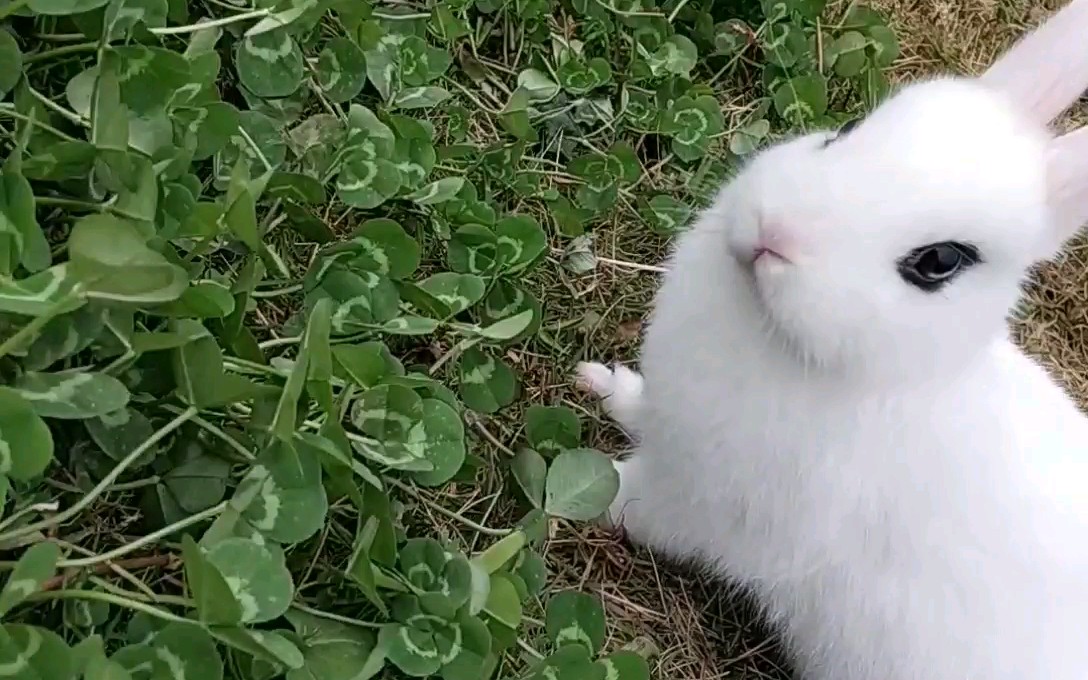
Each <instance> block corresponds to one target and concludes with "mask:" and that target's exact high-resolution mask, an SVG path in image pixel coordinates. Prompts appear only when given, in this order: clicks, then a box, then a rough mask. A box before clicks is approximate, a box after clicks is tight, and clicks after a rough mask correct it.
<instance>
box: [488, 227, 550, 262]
mask: <svg viewBox="0 0 1088 680" xmlns="http://www.w3.org/2000/svg"><path fill="white" fill-rule="evenodd" d="M495 233H496V234H497V236H498V259H499V261H500V262H502V265H503V267H504V268H505V269H506V271H507V272H510V273H515V272H521V271H525V270H526V269H528V268H530V267H532V266H533V265H534V264H536V263H537V262H538V261H539V260H540V258H541V257H543V256H544V253H545V252H546V251H547V249H548V237H547V235H546V234H545V233H544V228H543V227H541V226H540V223H539V222H537V221H536V220H535V219H534V218H532V217H528V216H525V215H515V216H511V217H504V218H503V219H501V220H499V222H498V224H496V225H495Z"/></svg>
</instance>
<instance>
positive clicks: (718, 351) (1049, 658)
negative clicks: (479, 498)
mask: <svg viewBox="0 0 1088 680" xmlns="http://www.w3.org/2000/svg"><path fill="white" fill-rule="evenodd" d="M1086 5H1088V2H1086V0H1077V1H1076V2H1075V3H1073V5H1072V9H1073V10H1076V11H1075V12H1074V13H1072V14H1070V15H1069V16H1074V18H1076V17H1079V16H1080V15H1084V14H1085V12H1084V9H1085V6H1086ZM1067 11H1069V10H1067ZM1061 18H1062V17H1061V15H1059V17H1058V21H1059V22H1060V20H1061ZM1078 20H1079V19H1078ZM1065 28H1066V29H1067V28H1068V27H1067V26H1066V27H1065ZM1051 29H1052V27H1051ZM1045 30H1048V29H1046V28H1044V31H1041V33H1043V32H1045ZM1051 32H1053V30H1051ZM1066 32H1068V31H1066ZM1086 34H1088V25H1086V26H1082V30H1081V32H1080V35H1082V36H1083V35H1086ZM1029 47H1031V50H1029V52H1028V54H1029V56H1031V55H1032V54H1038V53H1039V52H1040V49H1039V43H1038V41H1034V42H1032V43H1029ZM1067 49H1071V50H1083V51H1085V53H1086V54H1088V45H1085V44H1083V41H1080V43H1078V44H1077V45H1075V46H1067ZM1014 56H1015V50H1014V52H1013V55H1012V56H1010V57H1006V58H1005V59H1004V60H1003V61H1002V62H1001V64H1002V69H1004V72H1015V71H1016V68H1014V67H1015V66H1016V64H1015V59H1014V58H1013V57H1014ZM1081 61H1088V59H1084V58H1082V59H1081ZM1010 64H1011V66H1010ZM1020 71H1022V72H1024V73H1027V70H1026V69H1023V68H1021V69H1020ZM1033 77H1037V78H1041V77H1043V76H1041V75H1038V74H1036V75H1035V76H1033ZM1069 77H1072V76H1069ZM1079 77H1080V78H1081V79H1083V80H1084V81H1085V84H1088V73H1080V74H1079ZM1081 89H1083V85H1082V86H1081ZM1065 90H1069V91H1076V90H1075V88H1072V87H1066V88H1065ZM1013 91H1015V88H1012V89H1010V90H1009V92H1013ZM1068 103H1069V102H1065V104H1068ZM1022 104H1023V102H1019V101H1017V99H1016V97H1012V96H1009V95H1008V92H1005V91H1002V90H1001V89H1000V88H995V87H994V85H993V83H992V82H988V81H986V80H985V79H983V80H982V81H974V80H967V79H948V78H946V79H938V80H934V81H930V82H925V83H919V84H916V85H912V86H910V87H908V88H905V89H904V90H903V91H902V92H900V93H899V94H898V95H896V96H894V97H893V98H891V99H890V100H889V101H887V102H886V103H885V104H883V105H882V106H881V107H879V108H878V109H877V110H876V111H874V112H873V113H872V114H871V115H870V116H869V117H868V118H867V119H866V120H865V121H864V122H862V124H861V125H860V126H859V127H857V128H856V129H855V130H853V131H852V132H850V133H849V135H847V136H845V137H844V138H843V139H841V140H839V141H837V142H835V143H834V144H832V145H831V146H829V147H827V148H826V149H822V148H819V147H820V146H821V143H822V140H823V139H824V138H825V137H826V136H827V133H822V132H821V133H813V134H808V135H804V136H801V137H798V138H796V139H793V140H790V141H788V142H785V143H783V144H780V145H778V146H775V147H772V148H770V149H768V150H767V151H764V152H762V153H761V154H760V155H759V156H758V157H756V158H755V159H754V160H753V161H752V162H751V163H750V164H749V166H748V167H747V168H745V169H744V170H743V171H742V172H741V173H740V175H739V176H738V177H737V178H736V179H735V180H734V181H732V182H731V183H730V184H728V185H727V186H726V187H725V188H723V190H722V191H721V193H720V195H719V196H718V198H717V199H716V201H715V203H714V204H713V206H711V207H710V208H709V209H708V210H706V211H705V212H704V213H703V214H702V215H701V216H700V218H699V219H698V221H697V222H696V223H695V224H694V225H693V227H692V228H691V229H690V230H689V231H688V232H687V233H685V234H684V235H683V236H682V237H681V238H680V239H679V240H678V243H677V246H676V249H675V252H674V253H673V255H672V257H671V261H670V263H669V274H668V275H667V276H666V277H665V280H664V283H663V285H662V288H661V290H660V291H659V294H658V296H657V299H656V302H655V308H654V312H653V315H652V317H651V322H650V324H649V327H648V330H647V333H646V339H645V343H644V346H643V348H642V356H641V370H642V376H641V377H640V376H638V375H637V374H633V373H632V374H631V375H627V374H624V377H623V378H620V377H619V374H612V373H611V372H610V369H608V368H607V367H605V366H602V365H600V364H588V365H582V366H581V367H580V369H579V371H580V373H581V374H582V375H583V378H584V379H585V378H586V377H588V378H589V379H588V380H586V382H587V383H588V384H589V386H590V388H591V389H594V390H595V391H597V392H598V393H599V394H602V395H607V399H610V400H611V401H609V402H607V404H606V406H607V408H608V409H609V410H610V412H612V413H613V414H615V416H616V417H617V418H618V419H619V420H620V421H621V422H622V423H623V424H624V425H625V427H626V426H627V425H628V424H630V425H637V427H632V428H630V429H634V430H637V436H638V440H639V441H638V445H637V448H636V450H635V451H634V453H633V455H632V456H631V457H629V458H628V459H627V460H625V461H624V462H623V463H619V464H618V465H617V466H618V469H619V471H620V476H621V488H620V492H619V496H618V497H617V498H616V500H615V502H614V504H613V506H612V508H611V510H610V513H609V514H610V516H611V518H612V519H614V520H618V521H621V522H622V524H623V526H624V528H625V530H626V532H627V534H628V536H630V537H631V538H632V539H633V540H635V541H636V542H639V543H643V544H646V545H649V546H651V547H652V548H654V549H656V550H658V551H661V552H663V553H665V554H668V555H672V556H676V557H685V558H687V557H696V558H698V559H699V560H700V561H702V562H703V563H704V564H706V565H709V566H711V567H712V568H714V569H715V570H717V571H718V572H719V573H721V574H723V575H725V576H727V577H729V578H730V579H732V580H733V581H734V582H736V583H739V584H740V585H741V586H743V587H745V588H747V589H749V590H750V591H751V592H752V593H753V594H754V596H755V597H756V598H757V600H758V601H759V602H760V603H761V604H762V606H763V608H764V609H765V611H766V613H767V615H768V616H769V618H770V620H771V621H772V622H773V623H774V624H776V625H777V626H778V627H779V628H780V630H781V631H782V633H783V635H784V636H785V639H786V641H787V643H788V645H789V648H790V650H791V652H792V654H793V656H794V658H795V661H796V664H797V667H798V670H799V671H800V672H801V674H802V676H803V677H804V678H805V679H806V680H1029V679H1030V680H1085V679H1086V678H1088V639H1086V637H1085V635H1086V633H1085V631H1086V630H1088V627H1086V625H1085V623H1084V621H1085V619H1086V618H1088V419H1086V418H1085V417H1084V416H1083V415H1082V414H1081V413H1080V412H1079V411H1078V409H1077V408H1076V407H1075V405H1074V404H1073V402H1072V401H1071V400H1070V399H1069V398H1068V397H1067V395H1066V394H1065V393H1064V392H1063V391H1062V390H1061V389H1060V388H1059V387H1057V386H1056V385H1055V384H1054V383H1053V382H1052V381H1051V379H1050V378H1049V377H1048V376H1047V374H1046V373H1045V371H1044V370H1043V369H1042V368H1040V367H1039V366H1038V365H1037V364H1036V363H1035V362H1033V361H1032V360H1031V359H1029V358H1027V357H1026V356H1024V355H1023V354H1022V353H1021V352H1020V351H1019V350H1018V349H1017V348H1016V347H1014V346H1013V344H1012V343H1011V342H1010V340H1009V338H1008V331H1007V326H1006V315H1007V312H1008V310H1009V309H1010V308H1011V307H1012V305H1013V304H1014V303H1015V302H1016V300H1017V298H1018V296H1019V294H1020V283H1021V281H1022V280H1023V277H1024V274H1025V271H1026V269H1027V268H1028V266H1029V265H1031V264H1032V263H1033V262H1035V261H1037V260H1039V259H1041V258H1045V257H1049V256H1052V255H1053V254H1054V252H1055V249H1056V248H1057V247H1058V246H1059V245H1060V244H1061V243H1062V242H1063V241H1064V240H1066V239H1067V238H1068V237H1069V235H1070V234H1071V233H1072V232H1073V231H1075V229H1076V227H1077V226H1079V224H1080V222H1083V220H1084V219H1085V217H1088V162H1086V161H1085V160H1084V159H1085V158H1086V156H1088V142H1086V141H1085V137H1086V136H1085V135H1083V134H1082V135H1079V136H1077V135H1071V136H1067V137H1064V138H1058V139H1057V140H1054V139H1052V138H1051V135H1050V134H1049V132H1048V131H1047V130H1046V128H1045V127H1044V124H1043V123H1040V122H1039V121H1038V120H1035V119H1034V118H1033V114H1034V113H1035V112H1034V111H1033V110H1025V107H1024V106H1023V105H1022ZM1045 104H1046V106H1048V107H1050V108H1051V109H1053V108H1055V102H1054V101H1051V100H1048V101H1046V102H1045ZM1035 105H1036V103H1032V104H1031V106H1035ZM1029 108H1030V107H1029ZM1058 108H1059V109H1060V107H1058ZM760 229H763V230H765V231H766V230H771V231H774V232H775V234H776V235H777V236H778V237H779V240H777V241H776V243H782V244H784V245H783V246H782V247H783V250H784V251H785V252H784V253H783V254H785V255H787V256H788V257H789V259H790V262H789V263H784V262H780V261H775V260H773V258H767V259H764V260H762V261H761V262H759V263H757V264H756V265H755V267H754V268H752V267H751V266H750V265H748V264H746V263H745V258H746V257H747V255H748V254H750V252H751V249H752V247H753V245H754V244H755V242H756V240H757V238H758V235H759V231H760ZM946 239H947V240H959V241H971V242H974V243H976V244H978V246H979V248H980V250H981V251H982V253H983V257H984V258H985V261H984V262H983V263H981V264H979V265H977V266H975V267H972V268H970V269H968V270H967V271H965V272H964V273H963V274H962V275H961V276H960V277H959V278H958V279H956V280H955V281H953V282H952V283H951V284H950V285H949V286H948V287H947V288H945V289H942V290H941V291H939V292H936V293H929V294H927V293H923V292H921V291H919V290H917V289H916V288H913V287H911V286H909V285H907V284H906V283H905V282H904V281H903V280H902V279H901V278H900V277H899V275H898V274H897V272H896V269H895V266H894V262H895V260H896V259H897V258H898V257H899V256H900V255H902V254H903V253H905V252H907V251H908V250H910V249H911V248H913V247H916V246H921V245H925V244H927V243H931V242H935V241H941V240H946ZM632 376H634V377H632ZM621 385H628V386H629V385H638V389H618V388H620V386H621ZM617 395H622V396H620V397H619V398H617Z"/></svg>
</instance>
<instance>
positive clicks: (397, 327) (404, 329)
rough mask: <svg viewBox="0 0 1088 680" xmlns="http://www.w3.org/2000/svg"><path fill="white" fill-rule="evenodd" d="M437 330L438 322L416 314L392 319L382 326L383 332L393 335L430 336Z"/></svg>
mask: <svg viewBox="0 0 1088 680" xmlns="http://www.w3.org/2000/svg"><path fill="white" fill-rule="evenodd" d="M436 330H438V322H437V321H435V320H434V319H428V318H426V317H423V316H416V315H414V314H409V315H405V316H399V317H397V318H396V319H390V320H389V321H387V322H385V323H384V324H383V325H382V332H383V333H389V334H391V335H428V334H430V333H434V332H435V331H436Z"/></svg>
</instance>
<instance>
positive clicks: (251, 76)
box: [235, 28, 303, 98]
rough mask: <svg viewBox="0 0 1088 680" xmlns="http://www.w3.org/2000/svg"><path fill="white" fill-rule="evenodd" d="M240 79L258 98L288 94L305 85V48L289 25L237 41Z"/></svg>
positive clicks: (236, 56) (237, 63)
mask: <svg viewBox="0 0 1088 680" xmlns="http://www.w3.org/2000/svg"><path fill="white" fill-rule="evenodd" d="M235 66H236V68H237V69H238V79H239V80H240V81H242V85H244V86H245V87H246V89H247V90H249V91H250V92H252V93H253V94H255V95H257V96H258V97H268V98H272V97H286V96H287V95H289V94H292V93H293V92H294V91H295V90H297V89H298V87H299V85H301V84H302V74H303V62H302V50H300V49H299V46H298V43H296V42H295V39H294V38H292V37H291V33H290V31H289V30H288V29H287V28H279V29H275V30H271V31H267V32H264V33H259V34H257V35H254V36H247V37H245V38H243V39H242V40H241V41H240V42H239V43H238V49H237V51H236V52H235Z"/></svg>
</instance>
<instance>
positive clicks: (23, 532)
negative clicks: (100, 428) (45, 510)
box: [0, 317, 197, 543]
mask: <svg viewBox="0 0 1088 680" xmlns="http://www.w3.org/2000/svg"><path fill="white" fill-rule="evenodd" d="M39 318H40V317H39ZM28 325H29V324H28ZM196 414H197V409H196V407H194V406H190V407H189V408H188V409H186V410H185V411H183V412H182V413H181V414H180V415H179V416H177V417H176V418H174V419H173V420H171V421H170V422H169V423H167V424H166V425H163V426H162V427H161V428H159V429H158V430H157V431H156V432H155V433H154V434H152V435H151V436H150V437H148V438H147V440H145V441H144V443H143V444H140V445H139V446H137V447H136V448H135V449H133V450H132V453H130V454H128V455H127V456H125V457H124V459H122V460H121V462H119V463H118V464H117V465H116V466H114V468H113V469H112V470H110V472H109V474H107V475H106V476H105V477H103V478H102V481H100V482H99V483H98V484H97V485H96V486H95V487H94V488H93V489H91V490H90V491H88V492H87V493H86V494H85V495H84V496H83V497H82V498H80V499H79V500H78V501H76V503H75V504H74V505H72V507H70V508H68V509H67V510H65V511H64V512H61V513H58V514H57V515H54V516H53V517H50V518H48V519H43V520H41V521H39V522H34V523H33V524H27V525H26V526H22V527H19V528H17V529H13V530H11V531H8V532H6V533H3V534H0V543H8V542H10V541H13V540H15V539H16V538H21V537H23V536H27V535H29V534H33V533H34V532H35V531H41V530H42V529H48V528H49V527H53V526H56V525H58V524H62V523H64V522H67V521H68V520H70V519H72V518H73V517H75V516H76V515H78V514H79V513H81V512H83V511H84V510H85V509H86V508H87V507H88V506H89V505H90V504H91V503H94V502H95V500H96V499H97V498H98V497H99V496H101V495H102V494H103V492H105V491H106V490H107V489H109V488H110V487H111V486H113V483H114V482H116V481H117V478H118V477H120V476H121V475H122V474H123V473H124V472H125V470H127V469H128V468H129V466H131V465H132V464H133V463H135V462H136V460H137V459H138V458H139V457H140V456H142V455H144V454H145V453H147V452H148V451H150V450H151V448H152V447H153V446H155V445H156V444H158V443H159V442H160V441H162V440H163V439H164V438H166V436H167V435H168V434H170V433H171V432H173V431H174V430H176V429H178V428H179V427H181V426H182V425H184V424H185V423H186V422H188V421H189V420H191V419H192V418H193V416H195V415H196Z"/></svg>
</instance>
